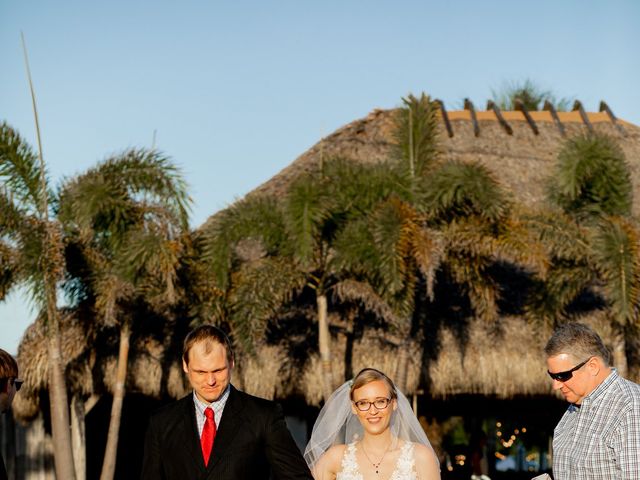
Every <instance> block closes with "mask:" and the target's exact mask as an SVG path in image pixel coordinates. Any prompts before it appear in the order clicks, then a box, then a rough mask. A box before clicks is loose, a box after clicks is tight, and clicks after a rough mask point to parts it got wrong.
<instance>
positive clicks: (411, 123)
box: [409, 104, 415, 178]
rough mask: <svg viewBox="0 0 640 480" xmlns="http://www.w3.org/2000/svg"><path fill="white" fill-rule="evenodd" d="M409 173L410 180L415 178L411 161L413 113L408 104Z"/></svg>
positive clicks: (412, 161) (412, 160)
mask: <svg viewBox="0 0 640 480" xmlns="http://www.w3.org/2000/svg"><path fill="white" fill-rule="evenodd" d="M409 171H410V172H411V178H413V177H414V176H415V167H414V159H413V111H412V110H411V104H409Z"/></svg>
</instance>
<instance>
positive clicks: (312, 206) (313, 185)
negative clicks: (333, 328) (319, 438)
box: [203, 161, 353, 399]
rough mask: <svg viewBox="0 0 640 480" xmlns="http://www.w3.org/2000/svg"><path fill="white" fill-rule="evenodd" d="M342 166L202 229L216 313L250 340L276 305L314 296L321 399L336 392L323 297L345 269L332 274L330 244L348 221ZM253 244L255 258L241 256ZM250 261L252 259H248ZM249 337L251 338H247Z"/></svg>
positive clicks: (245, 203)
mask: <svg viewBox="0 0 640 480" xmlns="http://www.w3.org/2000/svg"><path fill="white" fill-rule="evenodd" d="M350 168H351V167H350V166H349V165H348V163H347V162H342V161H336V162H328V163H327V165H326V168H325V170H324V172H322V173H320V174H316V175H310V176H307V177H301V178H299V179H298V180H296V181H294V182H293V184H292V185H291V186H290V188H289V191H288V193H287V195H286V197H285V198H284V199H282V200H281V201H280V200H277V199H274V198H270V197H252V198H248V199H245V200H242V201H240V202H237V203H236V204H235V205H233V206H231V207H230V208H229V209H227V210H226V211H224V212H222V213H221V214H220V215H219V216H218V217H217V218H216V219H214V221H213V222H211V223H210V224H209V225H208V226H207V228H206V231H205V232H204V235H203V237H204V241H203V242H204V246H203V252H204V257H203V258H204V259H205V260H206V261H207V262H208V263H209V264H210V266H211V271H212V275H213V276H214V277H215V278H216V280H217V285H218V286H219V287H220V289H221V290H222V291H224V292H226V293H225V294H224V296H223V305H225V306H224V307H222V308H221V309H219V311H220V312H223V314H224V317H222V318H220V319H224V320H227V321H228V322H229V323H230V324H231V325H232V327H233V328H234V332H235V333H236V334H237V335H238V336H239V337H240V338H241V339H243V340H245V343H247V340H250V339H251V337H253V339H254V340H256V339H257V338H256V336H257V334H260V333H262V332H263V331H264V325H265V322H266V321H267V320H268V319H269V318H272V317H273V316H274V314H275V313H276V312H277V310H278V308H280V307H281V306H282V305H284V304H286V303H288V302H289V301H290V300H291V299H292V298H293V297H295V296H296V294H298V293H300V292H301V291H302V290H303V289H305V288H306V289H309V290H310V291H311V292H312V293H313V297H314V299H315V311H316V321H317V324H318V346H319V353H320V357H321V362H322V367H323V395H324V396H325V399H326V398H328V397H329V395H331V393H332V391H333V388H334V379H333V372H332V368H331V335H330V331H329V323H328V297H327V295H328V292H329V291H330V290H331V289H332V288H333V286H334V285H335V284H336V283H337V282H338V280H339V278H340V276H341V274H342V272H340V271H337V270H336V269H335V262H334V260H333V259H334V257H335V252H334V240H335V238H336V236H337V235H338V234H339V232H340V230H341V229H342V226H343V224H344V222H345V221H346V220H345V219H346V217H344V212H345V208H344V207H341V206H340V200H342V199H344V191H342V192H341V193H340V194H338V191H339V189H338V188H337V187H336V184H335V182H334V180H338V179H345V178H353V177H351V176H350V175H351V174H353V170H350ZM252 242H253V244H254V247H253V249H254V250H257V252H258V254H257V255H255V254H254V255H253V258H252V259H246V258H245V259H244V261H243V259H242V255H241V252H240V251H241V250H242V248H243V247H245V249H246V247H247V246H249V245H250V244H251V243H252ZM249 260H250V261H249ZM252 332H253V333H252Z"/></svg>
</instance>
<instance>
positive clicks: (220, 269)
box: [201, 196, 287, 290]
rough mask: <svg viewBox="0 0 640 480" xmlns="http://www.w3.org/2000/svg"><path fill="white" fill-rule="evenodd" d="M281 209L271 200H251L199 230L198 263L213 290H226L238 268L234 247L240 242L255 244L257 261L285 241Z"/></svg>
mask: <svg viewBox="0 0 640 480" xmlns="http://www.w3.org/2000/svg"><path fill="white" fill-rule="evenodd" d="M284 222H285V220H284V212H283V209H282V206H281V205H280V204H279V203H278V201H277V200H276V199H275V198H273V197H267V196H251V197H248V198H245V199H242V200H239V201H237V202H236V203H234V204H233V205H231V206H230V207H228V208H227V209H225V210H223V211H222V212H220V213H219V214H217V215H216V216H215V217H214V218H213V220H212V221H211V222H209V223H208V224H206V225H205V226H204V227H203V233H202V240H201V244H202V259H203V260H204V261H205V262H206V264H207V266H208V268H209V269H210V272H211V274H212V275H213V278H214V280H215V282H216V284H217V286H218V287H219V288H220V289H222V290H226V289H228V288H229V285H230V284H229V282H230V275H231V272H232V271H233V270H234V269H235V268H238V267H239V257H238V254H237V250H236V247H237V245H238V244H239V242H241V241H242V240H243V239H253V240H255V241H256V242H258V244H259V246H258V248H259V249H264V252H262V253H260V255H259V256H260V257H262V256H264V255H273V254H276V253H277V252H278V251H279V250H280V249H281V248H282V245H283V244H284V242H285V240H286V238H287V232H286V230H285V223H284Z"/></svg>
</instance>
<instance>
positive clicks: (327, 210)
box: [285, 176, 332, 266]
mask: <svg viewBox="0 0 640 480" xmlns="http://www.w3.org/2000/svg"><path fill="white" fill-rule="evenodd" d="M331 207H332V199H331V197H330V196H329V195H328V194H327V190H326V188H324V184H323V183H322V182H318V181H317V179H316V178H314V177H312V176H305V177H301V178H299V179H298V180H297V181H296V182H294V184H293V185H291V187H290V189H289V192H288V194H287V198H286V204H285V210H286V214H285V219H286V226H287V231H288V232H289V234H290V235H291V245H292V246H293V249H294V250H295V257H296V258H297V259H298V260H299V261H300V262H301V264H302V265H307V266H308V265H310V264H312V262H313V258H314V255H316V254H317V250H318V247H319V246H320V239H321V238H322V232H323V230H324V228H325V222H326V221H327V220H328V219H329V217H330V215H331Z"/></svg>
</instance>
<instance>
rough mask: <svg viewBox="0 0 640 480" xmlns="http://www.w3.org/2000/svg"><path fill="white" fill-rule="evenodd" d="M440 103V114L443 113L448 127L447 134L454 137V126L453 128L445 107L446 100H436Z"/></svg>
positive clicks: (445, 124) (443, 118)
mask: <svg viewBox="0 0 640 480" xmlns="http://www.w3.org/2000/svg"><path fill="white" fill-rule="evenodd" d="M434 102H436V103H437V104H438V107H439V108H440V114H441V115H442V120H443V121H444V126H445V128H446V129H447V135H449V138H451V137H453V128H451V122H450V121H449V114H448V113H447V109H446V108H444V102H443V101H442V100H438V99H436V100H434Z"/></svg>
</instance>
